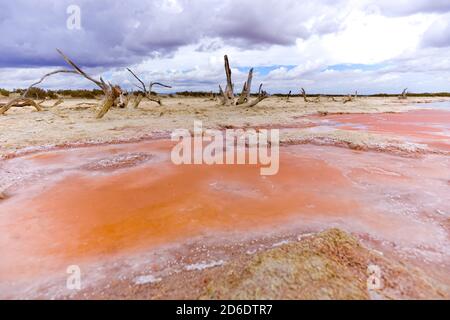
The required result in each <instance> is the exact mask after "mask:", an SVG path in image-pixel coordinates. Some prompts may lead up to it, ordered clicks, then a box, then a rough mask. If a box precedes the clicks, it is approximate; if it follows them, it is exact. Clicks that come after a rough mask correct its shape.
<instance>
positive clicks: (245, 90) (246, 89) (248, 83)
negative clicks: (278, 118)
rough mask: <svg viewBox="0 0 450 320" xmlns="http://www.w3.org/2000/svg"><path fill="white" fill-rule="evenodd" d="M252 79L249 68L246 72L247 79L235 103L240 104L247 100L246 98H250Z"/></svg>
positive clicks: (251, 70) (251, 71)
mask: <svg viewBox="0 0 450 320" xmlns="http://www.w3.org/2000/svg"><path fill="white" fill-rule="evenodd" d="M230 72H231V71H230ZM252 79H253V68H251V69H250V71H249V72H248V78H247V81H246V82H245V83H244V87H243V88H242V93H241V95H240V96H239V99H238V101H237V102H236V105H240V104H244V103H246V102H248V100H249V98H250V88H251V87H252Z"/></svg>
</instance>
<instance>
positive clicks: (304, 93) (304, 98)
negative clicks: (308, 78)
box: [302, 88, 309, 102]
mask: <svg viewBox="0 0 450 320" xmlns="http://www.w3.org/2000/svg"><path fill="white" fill-rule="evenodd" d="M302 96H303V100H304V101H305V102H309V100H308V98H307V97H306V91H305V89H303V88H302Z"/></svg>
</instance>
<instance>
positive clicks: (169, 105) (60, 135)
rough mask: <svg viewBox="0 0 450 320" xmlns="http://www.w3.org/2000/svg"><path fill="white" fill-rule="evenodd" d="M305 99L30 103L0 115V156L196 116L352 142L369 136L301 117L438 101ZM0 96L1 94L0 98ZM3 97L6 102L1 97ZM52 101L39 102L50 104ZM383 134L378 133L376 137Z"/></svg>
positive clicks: (167, 125)
mask: <svg viewBox="0 0 450 320" xmlns="http://www.w3.org/2000/svg"><path fill="white" fill-rule="evenodd" d="M322 100H323V102H321V103H305V102H304V101H303V100H302V99H301V98H291V100H290V102H289V103H287V102H286V101H285V99H281V98H276V97H271V98H269V99H266V100H264V101H263V102H262V103H260V104H258V105H257V106H256V107H254V108H249V109H241V108H238V107H226V106H219V105H217V103H216V102H215V101H211V100H209V99H198V98H166V99H164V100H163V106H159V105H157V104H155V103H153V102H148V101H147V102H143V103H142V104H141V105H140V106H139V108H138V109H136V110H135V109H132V108H131V105H130V106H129V108H127V109H114V110H112V111H110V112H109V113H108V114H107V115H106V116H105V118H104V119H101V120H97V119H95V107H94V106H92V105H88V104H89V103H91V104H92V103H98V101H95V100H91V101H89V100H76V99H68V100H65V102H64V103H63V104H62V105H59V106H57V107H48V108H46V111H44V112H36V111H34V110H33V109H32V108H31V107H30V108H28V107H27V108H13V109H11V110H9V111H8V112H7V113H6V114H5V115H3V116H1V117H0V128H1V131H2V134H1V136H0V156H2V157H5V156H7V155H11V154H13V153H15V152H17V151H19V150H22V151H25V150H33V149H34V148H36V149H39V147H41V148H42V147H44V146H55V145H60V146H64V145H70V144H83V143H87V144H95V143H105V142H120V141H128V140H134V141H136V140H139V139H142V138H146V137H157V136H158V135H159V136H160V135H165V136H167V135H168V134H169V133H170V132H171V131H172V130H174V129H177V128H192V127H193V122H194V120H201V121H202V122H203V126H204V128H219V129H220V128H228V127H270V126H274V127H276V126H281V127H293V128H296V127H297V128H298V130H295V131H291V132H289V134H286V135H284V136H283V135H282V137H281V139H282V140H285V141H289V140H292V139H297V140H299V139H305V140H307V139H311V138H313V137H322V138H323V137H332V138H334V139H338V140H341V141H354V142H355V143H356V144H361V143H363V142H367V141H368V140H373V139H374V137H373V136H372V135H366V136H364V135H357V134H355V133H354V132H349V131H338V132H328V133H326V132H314V133H311V132H310V131H309V130H307V129H304V128H302V127H304V126H307V124H308V121H307V120H306V119H302V117H303V116H305V115H309V114H317V113H319V112H321V113H328V114H332V113H380V112H402V111H406V110H413V109H419V108H420V107H421V105H417V103H425V102H433V101H443V100H445V99H441V98H416V99H414V98H410V99H409V100H407V101H404V100H398V99H396V98H359V99H358V100H357V101H355V102H350V103H347V104H343V103H342V102H333V101H325V100H326V98H322ZM0 101H1V99H0ZM3 101H6V100H5V99H3ZM54 102H55V101H47V102H45V103H44V104H43V105H44V106H51V105H53V103H54ZM378 138H380V139H383V137H382V136H380V137H378Z"/></svg>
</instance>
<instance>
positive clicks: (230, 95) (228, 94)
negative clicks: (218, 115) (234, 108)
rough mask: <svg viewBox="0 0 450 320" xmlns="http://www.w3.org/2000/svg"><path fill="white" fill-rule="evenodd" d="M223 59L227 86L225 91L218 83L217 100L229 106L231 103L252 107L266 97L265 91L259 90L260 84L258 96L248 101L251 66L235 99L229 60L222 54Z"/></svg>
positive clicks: (251, 74)
mask: <svg viewBox="0 0 450 320" xmlns="http://www.w3.org/2000/svg"><path fill="white" fill-rule="evenodd" d="M224 61H225V75H226V77H227V86H226V87H225V91H223V89H222V86H221V85H219V101H220V103H221V105H225V106H231V105H240V106H243V107H253V106H255V105H257V104H258V103H259V102H261V101H262V100H264V99H265V98H267V97H268V94H267V92H265V91H261V88H262V84H261V85H260V87H259V92H258V98H256V99H255V100H253V101H250V93H251V90H252V80H253V68H251V69H250V71H249V72H248V78H247V81H246V82H245V83H244V86H243V89H242V92H241V95H240V96H239V98H238V99H237V100H236V98H235V96H234V84H233V82H232V79H231V68H230V62H229V61H228V56H227V55H225V56H224Z"/></svg>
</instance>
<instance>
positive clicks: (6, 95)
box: [0, 88, 9, 97]
mask: <svg viewBox="0 0 450 320" xmlns="http://www.w3.org/2000/svg"><path fill="white" fill-rule="evenodd" d="M0 95H2V96H5V97H9V91H8V90H5V89H1V88H0Z"/></svg>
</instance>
